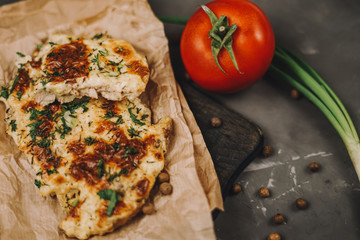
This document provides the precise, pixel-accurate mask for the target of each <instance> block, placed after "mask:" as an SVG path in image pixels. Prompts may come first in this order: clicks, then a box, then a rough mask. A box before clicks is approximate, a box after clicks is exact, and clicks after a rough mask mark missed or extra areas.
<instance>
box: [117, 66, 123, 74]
mask: <svg viewBox="0 0 360 240" xmlns="http://www.w3.org/2000/svg"><path fill="white" fill-rule="evenodd" d="M122 67H123V65H121V64H120V65H119V66H118V71H119V74H121V69H122Z"/></svg>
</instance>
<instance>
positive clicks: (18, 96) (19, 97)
mask: <svg viewBox="0 0 360 240" xmlns="http://www.w3.org/2000/svg"><path fill="white" fill-rule="evenodd" d="M16 95H17V98H18V100H19V101H20V99H21V97H22V95H23V93H22V91H18V92H17V93H16Z"/></svg>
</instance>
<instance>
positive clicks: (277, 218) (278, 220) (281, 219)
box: [274, 213, 285, 224]
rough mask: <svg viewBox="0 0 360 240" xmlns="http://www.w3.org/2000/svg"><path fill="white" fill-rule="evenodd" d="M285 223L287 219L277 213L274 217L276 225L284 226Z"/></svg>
mask: <svg viewBox="0 0 360 240" xmlns="http://www.w3.org/2000/svg"><path fill="white" fill-rule="evenodd" d="M284 222H285V217H284V215H282V214H281V213H277V214H275V216H274V223H276V224H282V223H284Z"/></svg>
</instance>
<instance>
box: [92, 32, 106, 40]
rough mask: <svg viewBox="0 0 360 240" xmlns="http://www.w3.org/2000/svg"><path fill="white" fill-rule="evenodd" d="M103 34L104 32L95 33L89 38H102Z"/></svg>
mask: <svg viewBox="0 0 360 240" xmlns="http://www.w3.org/2000/svg"><path fill="white" fill-rule="evenodd" d="M103 35H104V34H102V33H97V34H95V35H94V36H93V37H92V38H91V40H95V39H100V38H102V36H103Z"/></svg>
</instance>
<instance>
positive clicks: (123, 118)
mask: <svg viewBox="0 0 360 240" xmlns="http://www.w3.org/2000/svg"><path fill="white" fill-rule="evenodd" d="M106 41H108V42H106ZM106 41H105V40H104V42H103V44H105V45H106V44H110V43H111V42H112V41H115V40H106ZM83 42H86V41H85V40H83ZM115 42H116V44H118V43H119V42H117V41H115ZM58 43H59V44H60V43H61V44H64V43H63V42H60V41H58ZM72 45H73V41H72V43H71V44H70V45H69V46H71V47H72ZM122 46H125V44H122ZM126 46H127V45H126ZM47 48H49V47H44V48H43V49H42V50H41V51H43V52H46V51H47V50H46V49H47ZM51 49H52V51H53V49H54V48H53V46H52V48H51ZM124 49H127V48H125V47H124ZM93 54H94V52H93ZM38 56H39V59H41V61H45V60H46V59H45V60H44V58H41V57H40V56H44V55H43V54H42V53H41V52H40V53H39V55H38ZM36 59H37V58H35V59H32V60H29V59H28V60H27V61H26V63H25V64H24V65H22V67H20V68H19V70H18V73H17V75H16V77H15V79H14V80H13V81H12V82H11V83H10V85H9V88H8V89H7V90H6V93H7V94H5V93H4V92H2V93H1V95H2V97H1V98H0V99H1V101H3V102H4V103H5V104H6V107H7V110H6V119H5V120H6V121H7V123H8V129H7V133H8V134H9V135H11V136H12V137H13V139H14V140H15V142H16V144H17V145H18V146H19V149H20V150H21V151H23V152H24V153H25V154H26V155H27V157H28V159H29V161H30V163H31V165H32V167H33V169H34V170H35V172H36V177H35V185H36V186H37V187H38V188H39V192H40V194H41V195H42V196H49V195H57V198H58V199H59V202H60V204H61V206H62V207H63V208H64V209H65V210H66V211H67V217H66V218H65V219H64V220H62V222H61V223H60V228H61V229H62V230H63V231H64V232H65V233H66V235H67V236H69V237H77V238H79V239H86V238H88V237H90V236H91V235H95V234H100V235H102V234H105V233H107V232H111V231H113V230H114V229H115V228H116V227H118V226H120V225H122V224H124V223H126V222H127V221H128V220H129V219H130V218H131V217H132V216H134V215H135V214H136V213H137V212H138V211H139V210H140V208H141V207H142V205H143V204H144V203H145V201H146V199H147V197H148V196H149V192H150V190H151V189H152V187H153V185H154V183H155V180H156V177H157V175H158V174H159V173H160V172H161V171H162V169H163V167H164V155H165V153H166V149H167V145H168V141H169V135H170V133H171V129H172V120H171V119H170V118H168V117H166V118H163V119H162V120H160V121H159V123H157V124H155V125H151V112H150V109H148V108H147V107H146V106H145V105H143V104H142V103H141V101H140V100H139V99H137V98H135V99H133V100H128V99H123V100H122V101H111V100H107V99H105V98H103V97H99V98H98V99H93V98H89V97H82V98H80V99H79V98H77V99H74V100H72V101H70V102H67V101H66V103H61V102H60V101H55V102H51V103H49V104H47V105H42V104H40V103H39V102H37V101H35V100H34V96H36V94H38V87H39V78H37V77H36V76H35V75H36V74H37V72H36V71H35V70H34V69H35V68H36V66H35V68H34V67H29V66H31V65H36V64H38V63H36V61H37V60H36ZM113 60H115V59H113ZM124 61H125V60H124ZM42 67H45V68H44V69H46V68H47V69H49V68H50V67H49V64H48V65H42ZM127 70H128V71H129V69H127ZM85 72H86V70H85ZM78 79H79V78H76V81H78ZM56 81H57V80H56ZM86 81H88V83H87V84H89V82H91V80H89V79H88V80H85V82H86ZM59 82H60V83H59V84H63V83H62V82H61V81H60V80H59ZM40 84H41V83H40ZM49 84H50V85H48V84H44V85H42V86H41V87H42V88H46V89H52V88H51V84H52V83H51V82H50V83H49ZM64 84H65V83H64ZM70 85H71V84H70ZM71 86H73V85H71ZM54 87H55V86H54ZM112 87H113V88H116V87H114V86H112ZM54 89H55V88H53V89H52V90H51V91H53V90H54ZM2 90H3V91H4V88H3V89H2ZM44 91H45V90H44ZM46 91H47V90H46ZM102 94H103V95H104V93H102ZM59 96H60V95H59ZM40 102H41V101H40Z"/></svg>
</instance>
